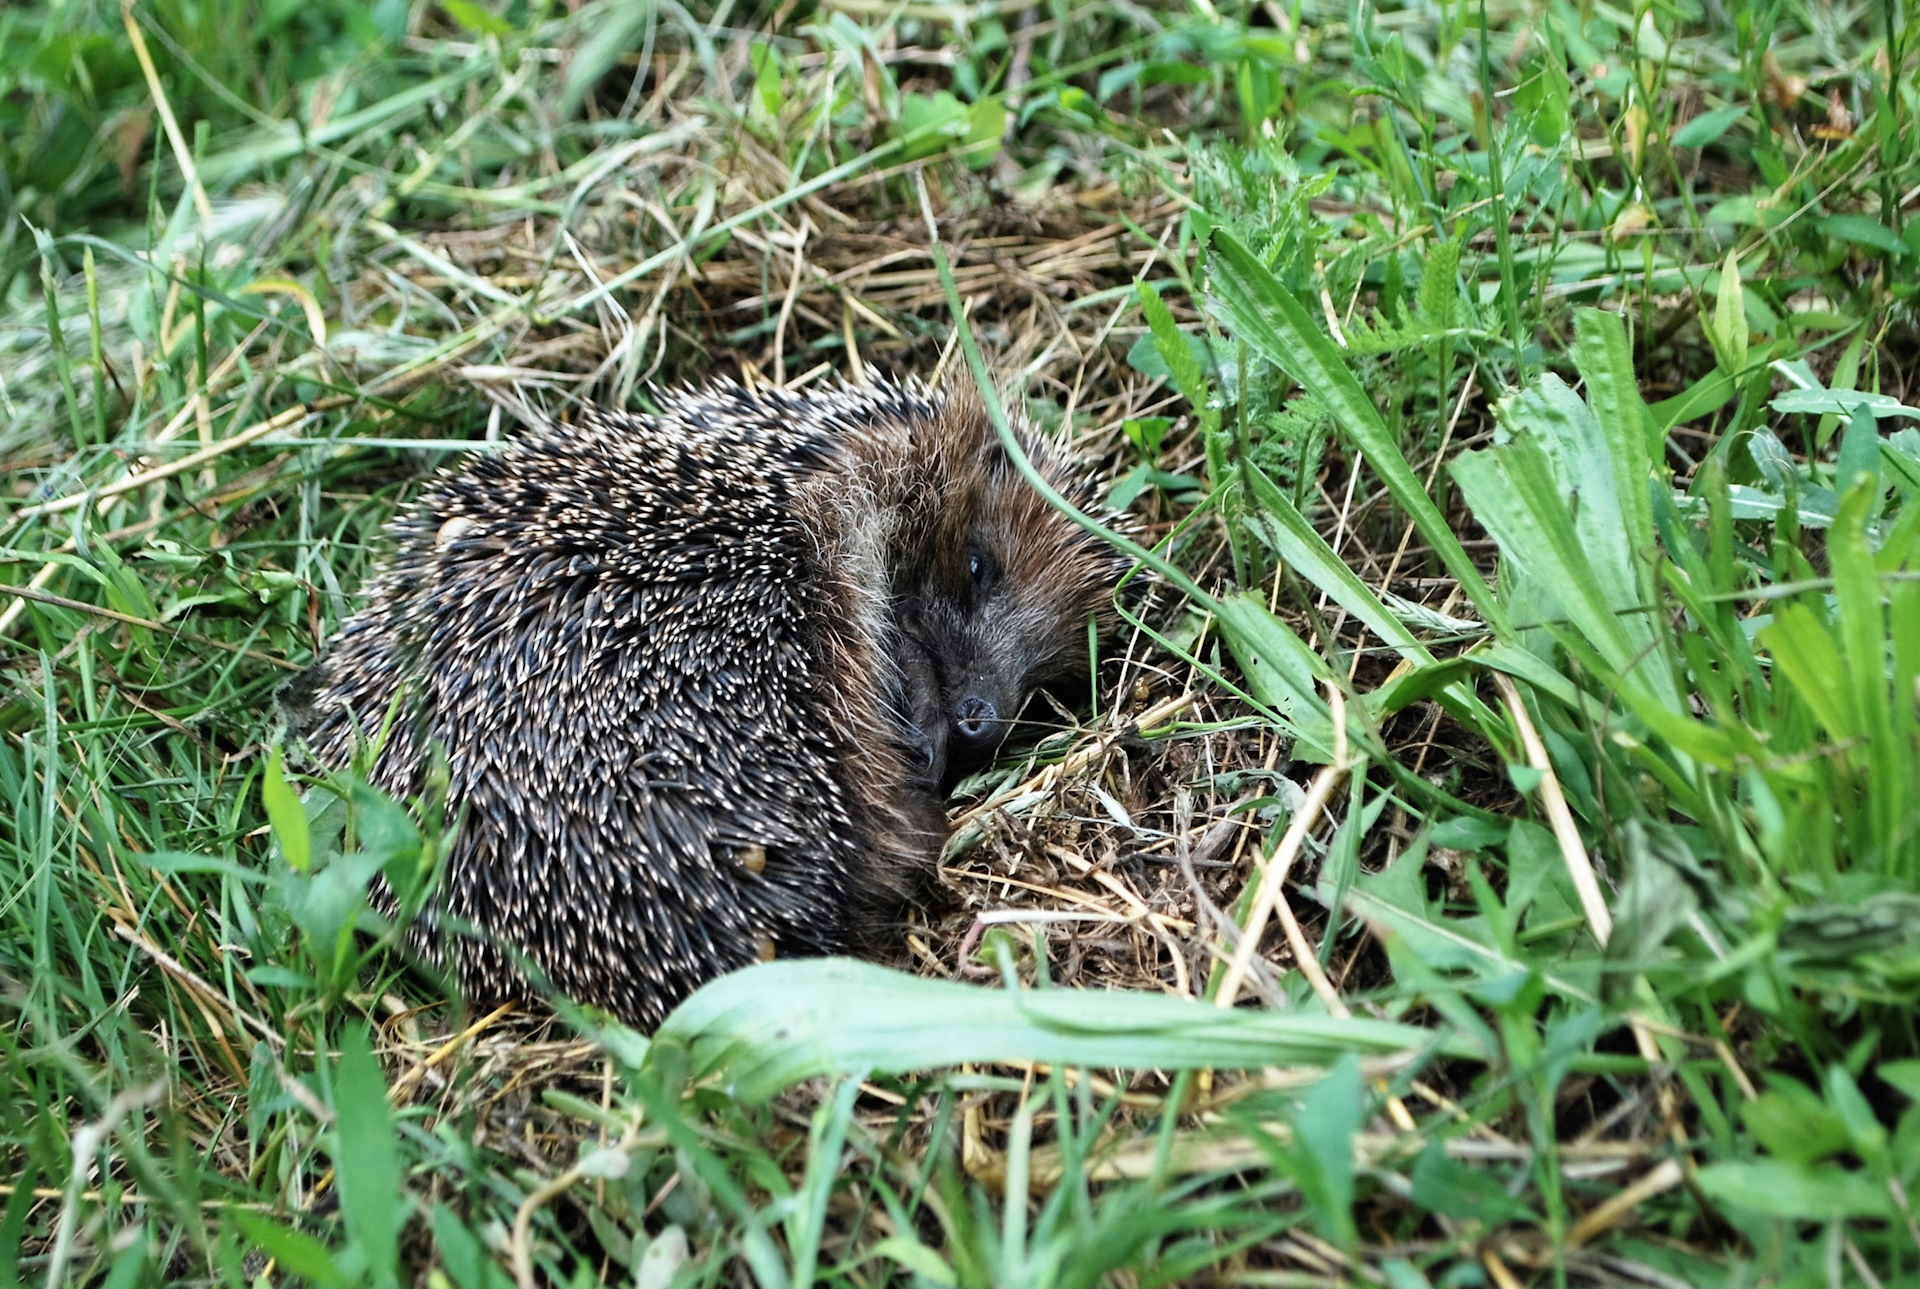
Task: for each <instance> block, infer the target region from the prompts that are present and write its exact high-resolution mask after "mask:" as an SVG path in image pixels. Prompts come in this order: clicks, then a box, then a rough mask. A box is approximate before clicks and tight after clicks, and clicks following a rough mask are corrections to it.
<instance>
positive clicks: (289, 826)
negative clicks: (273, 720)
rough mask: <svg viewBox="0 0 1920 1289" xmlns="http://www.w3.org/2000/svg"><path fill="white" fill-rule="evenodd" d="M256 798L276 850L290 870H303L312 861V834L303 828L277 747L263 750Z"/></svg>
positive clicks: (302, 817) (303, 813)
mask: <svg viewBox="0 0 1920 1289" xmlns="http://www.w3.org/2000/svg"><path fill="white" fill-rule="evenodd" d="M260 801H261V804H262V805H264V806H265V807H266V809H267V822H268V823H270V824H272V825H273V839H274V840H275V841H276V842H278V843H279V844H280V853H281V854H282V855H284V856H286V859H287V863H288V865H289V866H290V867H292V869H293V871H294V872H296V873H304V872H306V871H307V868H308V866H309V865H310V864H311V863H312V862H313V837H312V834H311V833H310V832H309V831H308V829H307V812H306V811H305V810H303V809H301V807H300V798H299V797H297V796H295V795H294V793H293V788H292V787H291V786H290V785H289V784H288V783H287V776H286V772H285V770H284V769H283V768H282V764H281V755H280V749H279V748H277V747H276V748H273V749H272V750H271V751H269V752H268V753H267V769H266V773H265V774H263V775H262V776H261V777H260Z"/></svg>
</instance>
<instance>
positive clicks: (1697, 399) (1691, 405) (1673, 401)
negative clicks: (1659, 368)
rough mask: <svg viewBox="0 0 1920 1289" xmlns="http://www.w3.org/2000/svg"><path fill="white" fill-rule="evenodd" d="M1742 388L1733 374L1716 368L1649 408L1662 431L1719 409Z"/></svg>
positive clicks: (1730, 400) (1657, 427)
mask: <svg viewBox="0 0 1920 1289" xmlns="http://www.w3.org/2000/svg"><path fill="white" fill-rule="evenodd" d="M1739 392H1740V387H1739V386H1738V385H1736V384H1734V381H1733V377H1731V376H1729V375H1727V373H1725V372H1723V371H1721V370H1719V369H1718V368H1715V369H1714V370H1713V371H1710V372H1708V373H1707V374H1706V375H1704V376H1702V377H1701V378H1700V379H1699V380H1697V381H1695V382H1693V384H1691V385H1689V386H1687V387H1686V388H1685V389H1683V390H1681V391H1680V392H1679V393H1678V394H1675V395H1674V396H1673V397H1672V398H1669V399H1664V400H1662V401H1660V402H1658V403H1655V404H1654V405H1653V406H1652V407H1650V408H1648V409H1647V411H1648V413H1649V414H1650V415H1651V416H1652V417H1653V424H1654V427H1655V428H1656V429H1658V430H1659V431H1660V432H1661V433H1662V434H1665V433H1666V432H1667V431H1668V430H1670V429H1672V428H1673V427H1674V426H1676V425H1680V424H1682V423H1684V422H1686V421H1691V420H1694V419H1695V418H1697V417H1701V416H1706V415H1708V414H1710V413H1712V412H1717V411H1719V410H1720V409H1721V408H1723V407H1725V406H1726V405H1727V404H1728V403H1731V402H1732V401H1733V398H1734V395H1736V394H1738V393H1739Z"/></svg>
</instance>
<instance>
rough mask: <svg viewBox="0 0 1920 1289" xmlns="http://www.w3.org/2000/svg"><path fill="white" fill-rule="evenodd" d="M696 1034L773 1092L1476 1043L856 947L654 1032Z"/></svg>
mask: <svg viewBox="0 0 1920 1289" xmlns="http://www.w3.org/2000/svg"><path fill="white" fill-rule="evenodd" d="M666 1043H675V1044H680V1045H684V1047H685V1048H686V1049H687V1050H688V1051H689V1052H690V1055H691V1058H692V1063H691V1067H690V1068H691V1070H692V1072H693V1074H694V1076H695V1077H705V1076H707V1075H710V1074H716V1073H717V1074H719V1075H720V1076H721V1077H722V1082H723V1085H724V1086H725V1087H726V1088H727V1089H728V1090H729V1092H730V1094H731V1095H734V1096H737V1097H740V1098H741V1099H743V1100H746V1101H750V1102H755V1103H758V1102H762V1101H765V1100H766V1099H767V1098H768V1097H771V1096H773V1095H774V1094H775V1093H777V1092H779V1091H780V1090H781V1089H783V1088H786V1087H790V1086H792V1085H793V1084H794V1083H797V1082H799V1081H800V1080H801V1079H807V1078H813V1077H816V1076H819V1075H823V1074H842V1075H844V1074H852V1073H859V1072H861V1071H866V1070H871V1071H877V1072H879V1073H884V1074H901V1073H905V1072H907V1071H909V1070H921V1069H928V1068H931V1067H937V1066H948V1065H958V1064H961V1063H963V1062H968V1061H974V1062H982V1063H989V1062H995V1061H1045V1062H1048V1063H1050V1064H1056V1065H1087V1066H1103V1067H1120V1068H1126V1069H1179V1070H1191V1069H1204V1068H1206V1067H1209V1066H1212V1067H1216V1068H1221V1069H1250V1068H1256V1067H1262V1066H1267V1065H1295V1064H1298V1065H1330V1064H1332V1063H1333V1062H1334V1061H1336V1060H1338V1059H1339V1058H1340V1057H1341V1056H1343V1055H1345V1054H1347V1053H1349V1052H1352V1053H1356V1054H1361V1055H1368V1054H1379V1053H1386V1052H1400V1051H1407V1050H1410V1049H1425V1048H1437V1049H1438V1050H1441V1051H1446V1052H1451V1053H1455V1054H1458V1055H1462V1056H1469V1057H1471V1056H1472V1055H1473V1052H1472V1050H1471V1048H1470V1046H1469V1045H1468V1044H1466V1043H1463V1042H1462V1041H1460V1040H1458V1039H1455V1038H1452V1037H1450V1036H1448V1035H1446V1034H1444V1033H1438V1032H1435V1031H1433V1030H1429V1029H1423V1028H1421V1027H1419V1026H1415V1025H1401V1024H1396V1023H1393V1022H1389V1021H1377V1020H1370V1019H1363V1018H1353V1019H1347V1020H1342V1019H1340V1018H1337V1017H1330V1016H1322V1015H1313V1014H1310V1013H1304V1012H1296V1013H1287V1012H1273V1011H1252V1010H1224V1011H1223V1010H1221V1009H1220V1008H1217V1007H1213V1006H1211V1005H1209V1004H1206V1003H1203V1002H1196V1001H1192V1000H1189V999H1185V998H1174V997H1170V996H1168V995H1165V994H1154V993H1135V992H1129V991H1124V990H1097V991H1096V990H1078V989H1075V990H1068V989H1031V990H1029V989H1021V990H1014V991H1009V990H1006V989H999V988H984V987H980V986H975V985H964V984H960V983H957V982H955V981H948V980H934V979H928V978H925V977H920V976H911V975H908V974H906V973H905V972H900V971H893V970H889V969H888V968H885V967H879V966H875V965H874V964H872V963H867V962H856V961H853V960H851V959H846V958H813V959H794V960H791V961H781V962H770V963H764V964H761V965H759V966H753V967H748V968H747V969H745V970H744V971H737V972H734V973H733V974H732V975H728V976H723V977H721V978H720V979H718V980H715V981H713V982H712V983H710V984H708V985H706V986H705V987H703V988H702V989H701V990H700V991H699V992H697V993H695V994H694V995H693V997H691V998H689V999H687V1001H686V1002H684V1003H682V1004H681V1005H680V1006H679V1007H678V1008H676V1009H675V1010H674V1012H673V1014H672V1015H671V1016H669V1017H668V1018H667V1021H666V1023H665V1024H664V1025H662V1026H661V1027H660V1031H659V1033H658V1034H657V1035H656V1036H655V1040H654V1045H653V1049H652V1050H653V1051H654V1052H655V1053H657V1052H658V1051H659V1050H660V1049H661V1046H662V1045H663V1044H666Z"/></svg>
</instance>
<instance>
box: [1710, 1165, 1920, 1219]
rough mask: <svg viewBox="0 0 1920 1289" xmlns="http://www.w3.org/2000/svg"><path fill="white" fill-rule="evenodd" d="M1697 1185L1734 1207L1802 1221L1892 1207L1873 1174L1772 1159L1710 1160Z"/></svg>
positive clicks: (1882, 1212)
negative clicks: (1742, 1160)
mask: <svg viewBox="0 0 1920 1289" xmlns="http://www.w3.org/2000/svg"><path fill="white" fill-rule="evenodd" d="M1700 1189H1701V1190H1703V1191H1705V1192H1706V1193H1707V1194H1708V1195H1709V1196H1711V1197H1712V1198H1714V1199H1717V1200H1719V1201H1720V1202H1721V1203H1723V1204H1728V1205H1731V1206H1733V1207H1734V1208H1743V1209H1747V1210H1750V1211H1752V1212H1755V1213H1765V1214H1767V1215H1768V1216H1770V1217H1784V1218H1790V1219H1793V1220H1795V1221H1803V1222H1823V1221H1831V1220H1833V1219H1836V1218H1845V1217H1887V1216H1890V1215H1891V1213H1892V1210H1893V1202H1892V1200H1891V1198H1890V1197H1889V1196H1888V1195H1887V1189H1886V1187H1885V1186H1884V1185H1882V1184H1881V1183H1879V1182H1876V1181H1874V1180H1873V1179H1872V1178H1871V1177H1867V1176H1865V1175H1864V1174H1861V1173H1854V1172H1848V1171H1847V1170H1845V1169H1841V1168H1818V1169H1816V1168H1808V1167H1804V1166H1802V1165H1799V1164H1789V1163H1786V1162H1784V1161H1781V1160H1774V1159H1756V1160H1752V1161H1749V1162H1743V1163H1742V1162H1730V1163H1720V1164H1708V1165H1707V1166H1706V1167H1705V1168H1702V1169H1701V1170H1700Z"/></svg>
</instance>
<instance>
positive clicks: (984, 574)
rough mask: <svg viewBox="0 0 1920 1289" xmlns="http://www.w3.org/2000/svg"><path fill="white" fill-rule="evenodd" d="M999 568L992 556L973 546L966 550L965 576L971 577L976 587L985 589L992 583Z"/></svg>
mask: <svg viewBox="0 0 1920 1289" xmlns="http://www.w3.org/2000/svg"><path fill="white" fill-rule="evenodd" d="M999 571H1000V570H999V568H998V567H997V566H996V565H995V564H994V562H993V556H992V555H990V554H988V553H987V552H986V551H983V550H981V549H979V548H978V547H975V548H974V549H973V550H970V551H968V552H967V576H968V577H970V578H972V579H973V584H974V585H975V586H976V587H979V588H981V589H983V590H984V589H985V588H987V587H989V586H991V585H993V580H994V578H995V577H996V576H997V575H998V573H999Z"/></svg>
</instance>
